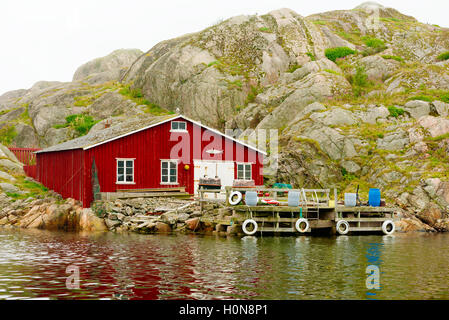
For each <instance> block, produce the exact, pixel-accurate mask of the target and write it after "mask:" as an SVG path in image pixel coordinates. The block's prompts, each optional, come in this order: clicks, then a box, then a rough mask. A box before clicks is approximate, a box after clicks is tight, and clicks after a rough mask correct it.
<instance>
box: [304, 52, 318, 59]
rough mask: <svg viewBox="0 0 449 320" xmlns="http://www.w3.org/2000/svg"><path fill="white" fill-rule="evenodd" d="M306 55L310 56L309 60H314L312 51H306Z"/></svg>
mask: <svg viewBox="0 0 449 320" xmlns="http://www.w3.org/2000/svg"><path fill="white" fill-rule="evenodd" d="M306 55H307V56H308V57H309V58H310V60H312V61H315V60H316V57H315V55H314V54H313V53H312V52H307V53H306Z"/></svg>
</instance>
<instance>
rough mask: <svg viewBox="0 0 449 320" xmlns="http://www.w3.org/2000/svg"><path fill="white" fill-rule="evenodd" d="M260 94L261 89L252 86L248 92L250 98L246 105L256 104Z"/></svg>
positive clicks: (246, 100) (247, 99) (247, 98)
mask: <svg viewBox="0 0 449 320" xmlns="http://www.w3.org/2000/svg"><path fill="white" fill-rule="evenodd" d="M260 92H261V89H260V88H259V87H254V86H251V89H250V91H249V92H248V96H247V97H246V99H245V105H248V103H251V102H254V100H256V97H257V95H258V94H259V93H260Z"/></svg>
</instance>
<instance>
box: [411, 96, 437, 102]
mask: <svg viewBox="0 0 449 320" xmlns="http://www.w3.org/2000/svg"><path fill="white" fill-rule="evenodd" d="M407 100H408V101H412V100H421V101H426V102H432V101H433V99H432V97H429V96H426V95H419V96H413V97H410V98H408V99H407Z"/></svg>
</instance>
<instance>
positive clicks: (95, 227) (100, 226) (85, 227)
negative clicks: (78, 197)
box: [79, 208, 108, 232]
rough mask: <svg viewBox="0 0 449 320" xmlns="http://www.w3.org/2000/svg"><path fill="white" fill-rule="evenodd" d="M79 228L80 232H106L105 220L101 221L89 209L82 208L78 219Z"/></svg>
mask: <svg viewBox="0 0 449 320" xmlns="http://www.w3.org/2000/svg"><path fill="white" fill-rule="evenodd" d="M79 228H80V230H81V231H88V232H96V231H107V230H108V227H107V226H106V224H105V220H104V219H101V218H99V217H97V216H95V214H94V213H93V212H92V209H90V208H84V209H82V211H81V214H80V218H79Z"/></svg>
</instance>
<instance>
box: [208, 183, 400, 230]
mask: <svg viewBox="0 0 449 320" xmlns="http://www.w3.org/2000/svg"><path fill="white" fill-rule="evenodd" d="M249 190H250V191H256V192H257V193H259V194H263V196H262V199H263V198H270V199H276V200H278V201H279V205H257V206H247V205H244V204H242V203H243V202H244V201H242V203H240V204H237V205H234V206H232V205H230V204H229V195H230V194H231V192H233V191H240V192H242V193H244V192H245V191H249ZM288 191H298V192H300V194H301V201H300V205H299V206H295V207H293V206H288V205H287V195H288ZM205 192H208V191H205ZM212 192H215V193H217V192H220V191H217V190H214V191H212ZM307 194H309V195H311V196H308V195H307ZM226 195H227V197H226V203H227V207H228V209H230V210H231V211H232V216H231V217H230V219H228V220H227V222H226V221H220V224H223V225H234V226H235V225H238V226H241V228H242V231H243V233H245V234H248V235H253V234H256V233H283V234H285V233H290V234H309V233H310V232H312V231H317V230H324V229H327V230H328V231H330V232H331V233H337V234H348V233H349V232H383V233H384V234H391V233H393V232H394V220H396V219H395V209H394V208H387V207H368V206H359V207H346V206H343V205H339V204H338V202H337V191H336V190H335V189H334V190H333V200H331V190H330V189H269V188H262V187H256V188H251V189H248V188H227V189H226ZM212 200H215V199H212ZM217 200H218V199H217ZM217 200H215V201H217ZM200 201H201V203H202V202H206V201H209V200H208V199H204V198H203V197H200ZM336 204H337V205H336Z"/></svg>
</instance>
